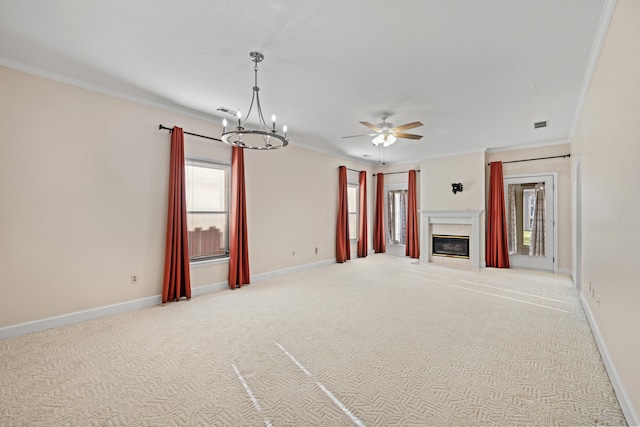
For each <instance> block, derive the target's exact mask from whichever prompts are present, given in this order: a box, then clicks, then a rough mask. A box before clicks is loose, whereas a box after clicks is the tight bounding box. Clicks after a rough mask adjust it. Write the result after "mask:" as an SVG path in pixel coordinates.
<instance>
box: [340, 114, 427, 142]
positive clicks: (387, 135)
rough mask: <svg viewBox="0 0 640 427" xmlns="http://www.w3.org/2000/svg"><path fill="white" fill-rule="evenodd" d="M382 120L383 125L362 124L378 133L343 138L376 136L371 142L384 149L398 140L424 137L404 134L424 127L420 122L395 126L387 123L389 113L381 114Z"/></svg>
mask: <svg viewBox="0 0 640 427" xmlns="http://www.w3.org/2000/svg"><path fill="white" fill-rule="evenodd" d="M378 117H380V119H381V120H382V123H378V124H377V125H374V124H371V123H369V122H360V123H362V124H363V125H365V126H366V127H368V128H369V129H373V130H374V131H375V132H376V133H369V134H363V135H350V136H343V138H355V137H358V136H375V138H373V140H372V141H371V142H373V145H375V146H379V145H382V146H383V147H388V146H390V145H391V144H393V143H394V142H396V139H397V138H405V139H420V138H422V135H415V134H412V133H403V132H402V131H405V130H409V129H413V128H417V127H419V126H422V123H420V122H411V123H406V124H404V125H401V126H395V127H394V126H393V123H389V122H387V117H389V113H380V115H379V116H378Z"/></svg>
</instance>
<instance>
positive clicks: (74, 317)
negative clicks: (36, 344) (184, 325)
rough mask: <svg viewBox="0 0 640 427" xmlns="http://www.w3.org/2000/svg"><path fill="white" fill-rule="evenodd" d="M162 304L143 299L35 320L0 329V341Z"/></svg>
mask: <svg viewBox="0 0 640 427" xmlns="http://www.w3.org/2000/svg"><path fill="white" fill-rule="evenodd" d="M161 303H162V297H161V296H160V295H156V296H153V297H147V298H141V299H137V300H133V301H126V302H121V303H118V304H111V305H105V306H103V307H97V308H91V309H89V310H83V311H76V312H75V313H68V314H63V315H60V316H54V317H47V318H46V319H39V320H34V321H32V322H26V323H20V324H18V325H11V326H5V327H4V328H0V340H4V339H7V338H13V337H17V336H20V335H26V334H31V333H33V332H40V331H45V330H47V329H53V328H58V327H60V326H66V325H71V324H73V323H80V322H84V321H86V320H92V319H98V318H100V317H105V316H111V315H112V314H118V313H124V312H126V311H132V310H138V309H140V308H145V307H150V306H153V305H158V304H161Z"/></svg>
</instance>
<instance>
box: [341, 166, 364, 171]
mask: <svg viewBox="0 0 640 427" xmlns="http://www.w3.org/2000/svg"><path fill="white" fill-rule="evenodd" d="M341 167H342V166H338V169H340V168H341ZM345 169H346V170H348V171H351V172H360V171H357V170H355V169H351V168H348V167H346V166H345Z"/></svg>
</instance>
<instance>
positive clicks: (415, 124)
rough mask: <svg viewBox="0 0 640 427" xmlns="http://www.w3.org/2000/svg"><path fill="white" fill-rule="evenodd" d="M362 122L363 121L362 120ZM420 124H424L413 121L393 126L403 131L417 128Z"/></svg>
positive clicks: (397, 130) (398, 130)
mask: <svg viewBox="0 0 640 427" xmlns="http://www.w3.org/2000/svg"><path fill="white" fill-rule="evenodd" d="M360 123H362V122H360ZM420 126H422V123H420V122H411V123H407V124H404V125H401V126H396V127H394V128H393V130H395V131H396V132H400V131H403V130H409V129H413V128H417V127H420Z"/></svg>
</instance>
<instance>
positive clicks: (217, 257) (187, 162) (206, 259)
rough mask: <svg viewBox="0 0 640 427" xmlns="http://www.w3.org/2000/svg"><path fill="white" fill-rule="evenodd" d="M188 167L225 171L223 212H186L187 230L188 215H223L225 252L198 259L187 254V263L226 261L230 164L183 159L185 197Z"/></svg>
mask: <svg viewBox="0 0 640 427" xmlns="http://www.w3.org/2000/svg"><path fill="white" fill-rule="evenodd" d="M189 166H200V167H209V168H211V169H218V170H224V171H225V177H226V185H225V188H224V194H225V204H226V208H227V209H226V210H223V211H197V210H188V209H187V211H186V212H187V229H188V228H189V215H190V214H225V217H226V230H222V231H223V233H224V247H225V251H224V253H223V254H220V255H209V256H199V257H192V256H191V254H189V263H190V264H191V265H197V264H206V263H211V262H221V261H228V260H229V232H230V223H229V221H230V219H231V214H230V211H231V163H230V162H225V161H220V160H214V159H208V158H202V157H185V197H186V186H187V179H188V178H187V175H188V173H187V168H188V167H189ZM185 209H186V206H185Z"/></svg>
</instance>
